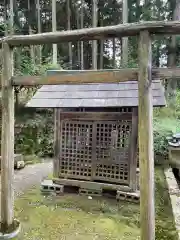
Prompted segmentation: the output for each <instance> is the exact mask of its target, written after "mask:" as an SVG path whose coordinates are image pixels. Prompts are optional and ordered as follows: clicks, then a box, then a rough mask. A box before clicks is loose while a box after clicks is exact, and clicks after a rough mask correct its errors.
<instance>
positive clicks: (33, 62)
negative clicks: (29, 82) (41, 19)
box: [28, 0, 36, 66]
mask: <svg viewBox="0 0 180 240" xmlns="http://www.w3.org/2000/svg"><path fill="white" fill-rule="evenodd" d="M28 12H29V14H28V15H29V16H30V12H31V2H30V0H28ZM28 20H29V22H28V25H29V35H32V34H33V30H32V26H31V22H30V17H28ZM30 56H31V62H32V64H33V66H35V64H36V63H35V53H34V46H33V45H30Z"/></svg>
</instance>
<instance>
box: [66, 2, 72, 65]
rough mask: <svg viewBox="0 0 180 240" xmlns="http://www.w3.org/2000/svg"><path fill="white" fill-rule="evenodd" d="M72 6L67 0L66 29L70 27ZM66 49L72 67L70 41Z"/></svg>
mask: <svg viewBox="0 0 180 240" xmlns="http://www.w3.org/2000/svg"><path fill="white" fill-rule="evenodd" d="M70 5H71V6H72V4H71V2H70V0H67V29H68V30H70V29H71V7H70ZM68 51H69V67H70V68H71V69H72V66H73V55H72V43H71V42H69V43H68Z"/></svg>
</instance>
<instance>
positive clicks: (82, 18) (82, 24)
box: [80, 0, 84, 70]
mask: <svg viewBox="0 0 180 240" xmlns="http://www.w3.org/2000/svg"><path fill="white" fill-rule="evenodd" d="M80 20H81V29H82V28H83V27H84V0H81V18H80ZM83 69H84V42H83V41H81V70H83Z"/></svg>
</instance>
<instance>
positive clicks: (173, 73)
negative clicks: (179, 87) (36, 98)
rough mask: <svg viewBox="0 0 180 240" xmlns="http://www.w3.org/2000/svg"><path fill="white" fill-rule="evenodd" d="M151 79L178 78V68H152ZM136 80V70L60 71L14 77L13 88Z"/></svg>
mask: <svg viewBox="0 0 180 240" xmlns="http://www.w3.org/2000/svg"><path fill="white" fill-rule="evenodd" d="M152 77H153V79H160V78H172V77H173V78H180V68H154V69H152ZM137 80H138V68H134V69H133V68H132V69H130V68H129V69H128V68H127V69H105V70H98V71H97V70H70V71H66V70H60V71H55V73H54V75H48V76H14V77H12V84H13V85H14V86H35V85H59V84H82V83H84V84H85V83H118V82H126V81H137Z"/></svg>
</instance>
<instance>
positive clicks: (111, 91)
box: [27, 80, 166, 108]
mask: <svg viewBox="0 0 180 240" xmlns="http://www.w3.org/2000/svg"><path fill="white" fill-rule="evenodd" d="M152 89H153V91H152V94H153V106H154V107H158V106H165V105H166V101H165V96H164V88H163V86H162V84H161V82H160V81H159V80H154V81H153V83H152ZM136 106H138V83H137V82H136V81H128V82H121V83H104V84H102V83H101V84H98V83H97V84H80V85H77V84H76V85H69V84H68V85H46V86H42V87H41V88H40V89H39V90H38V91H37V92H36V93H35V95H34V96H33V98H32V99H31V100H30V101H29V102H28V103H27V107H35V108H77V107H136Z"/></svg>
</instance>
